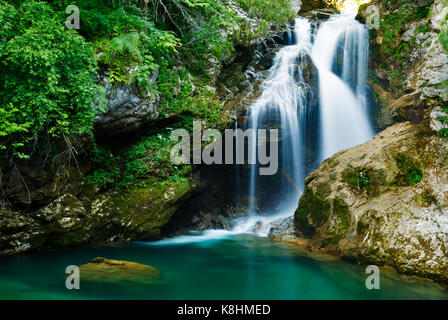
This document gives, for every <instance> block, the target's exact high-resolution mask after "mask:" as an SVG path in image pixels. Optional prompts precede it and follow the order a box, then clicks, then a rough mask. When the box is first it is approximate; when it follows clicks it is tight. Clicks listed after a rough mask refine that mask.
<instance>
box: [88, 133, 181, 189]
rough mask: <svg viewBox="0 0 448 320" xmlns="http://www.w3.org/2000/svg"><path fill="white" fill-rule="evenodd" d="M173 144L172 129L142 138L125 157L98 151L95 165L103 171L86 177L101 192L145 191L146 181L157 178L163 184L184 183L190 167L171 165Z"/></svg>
mask: <svg viewBox="0 0 448 320" xmlns="http://www.w3.org/2000/svg"><path fill="white" fill-rule="evenodd" d="M172 145H173V142H171V141H170V138H169V128H166V129H165V130H163V131H162V132H153V133H152V135H149V136H147V137H144V138H142V139H141V140H140V141H139V142H138V143H137V144H135V145H133V146H131V147H130V149H129V150H128V151H127V152H126V153H125V154H124V155H123V157H119V156H113V155H112V154H111V153H110V152H109V151H106V150H104V149H96V150H95V152H94V155H93V159H94V162H95V163H96V164H97V167H99V169H97V170H95V171H94V172H93V173H92V174H90V175H88V176H87V177H86V181H87V182H88V183H90V184H93V185H96V186H97V187H99V188H103V189H104V188H108V187H120V188H123V189H127V188H130V187H133V186H140V187H145V179H146V178H148V177H149V176H156V177H158V178H159V181H173V182H174V181H179V180H181V179H184V170H185V169H186V168H187V167H188V166H175V165H173V164H172V163H171V161H170V152H171V147H172Z"/></svg>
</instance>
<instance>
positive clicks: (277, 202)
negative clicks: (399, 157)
mask: <svg viewBox="0 0 448 320" xmlns="http://www.w3.org/2000/svg"><path fill="white" fill-rule="evenodd" d="M316 24H318V25H317V28H316ZM287 41H288V44H287V45H286V46H285V47H283V48H282V49H281V50H280V51H279V52H278V53H277V55H276V57H275V59H274V62H273V66H272V67H271V69H270V70H269V72H268V76H267V78H266V80H265V81H264V83H263V85H262V87H261V91H262V93H261V95H260V97H259V98H258V99H257V100H256V101H255V103H254V104H253V105H252V107H251V109H250V113H249V120H248V121H246V125H245V128H252V129H255V130H257V129H259V128H272V127H276V128H278V129H279V132H280V139H279V172H278V174H277V175H276V177H275V178H272V177H271V178H266V177H261V176H259V175H258V170H257V165H252V166H251V167H250V168H249V169H246V170H250V172H249V173H248V176H249V179H248V186H238V188H239V189H240V190H242V189H244V188H247V189H248V195H249V197H248V198H249V201H248V204H249V216H248V217H244V218H239V219H236V220H235V221H234V224H233V225H234V227H233V230H232V232H237V233H238V232H239V233H244V232H254V233H257V234H260V235H263V236H265V235H267V234H268V232H269V229H270V227H271V224H272V222H274V221H276V220H278V219H281V218H286V217H290V216H292V215H293V214H294V211H295V209H296V208H297V205H298V200H299V198H300V195H301V194H302V192H303V190H304V180H305V177H306V175H307V174H308V173H309V172H310V171H311V170H312V169H314V168H315V167H316V166H317V165H318V164H319V163H321V162H322V161H323V160H324V159H326V158H328V157H331V156H332V155H334V154H335V153H337V152H339V151H341V150H343V149H346V148H350V147H353V146H355V145H358V144H362V143H364V142H366V141H368V140H370V139H372V138H373V136H374V131H373V128H372V125H371V123H370V121H369V118H368V107H369V106H368V103H367V99H366V88H367V70H368V54H369V38H368V30H367V28H366V27H365V26H364V25H362V24H360V23H359V22H358V21H356V20H355V15H344V14H341V15H334V16H333V17H331V18H330V19H329V20H327V21H323V22H320V23H318V22H314V21H310V20H308V19H305V18H298V19H296V20H295V25H294V27H293V28H291V30H290V31H288V32H287ZM257 147H258V146H257V145H256V144H255V143H254V144H253V145H252V148H253V150H252V154H253V155H255V154H256V152H255V151H256V148H257ZM273 186H274V187H273ZM267 187H270V188H271V189H270V191H269V192H270V193H272V192H274V193H275V199H274V201H270V203H268V204H260V203H259V202H260V199H264V198H266V196H265V194H266V192H264V193H263V190H264V189H265V188H267ZM271 199H272V198H271Z"/></svg>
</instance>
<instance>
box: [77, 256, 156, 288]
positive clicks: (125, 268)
mask: <svg viewBox="0 0 448 320" xmlns="http://www.w3.org/2000/svg"><path fill="white" fill-rule="evenodd" d="M79 271H80V279H81V282H82V281H88V282H100V283H120V282H135V283H139V284H152V283H154V282H156V281H157V280H158V279H159V278H160V271H159V270H157V269H156V268H154V267H152V266H149V265H145V264H141V263H137V262H131V261H122V260H111V259H106V258H103V257H98V258H94V259H92V261H91V262H90V263H87V264H84V265H81V266H80V267H79Z"/></svg>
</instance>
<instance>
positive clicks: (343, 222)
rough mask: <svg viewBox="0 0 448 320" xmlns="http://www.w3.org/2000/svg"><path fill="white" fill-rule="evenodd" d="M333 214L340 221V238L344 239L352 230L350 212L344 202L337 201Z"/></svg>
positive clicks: (335, 201)
mask: <svg viewBox="0 0 448 320" xmlns="http://www.w3.org/2000/svg"><path fill="white" fill-rule="evenodd" d="M333 212H334V216H335V217H336V218H337V219H338V236H340V238H343V237H345V236H346V235H347V233H348V231H349V229H350V224H351V215H350V210H349V208H348V206H347V204H346V203H345V202H344V201H343V200H340V199H335V200H334V204H333Z"/></svg>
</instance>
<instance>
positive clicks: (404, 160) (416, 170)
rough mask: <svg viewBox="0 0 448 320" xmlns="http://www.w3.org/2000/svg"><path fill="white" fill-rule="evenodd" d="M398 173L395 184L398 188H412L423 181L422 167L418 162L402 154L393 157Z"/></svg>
mask: <svg viewBox="0 0 448 320" xmlns="http://www.w3.org/2000/svg"><path fill="white" fill-rule="evenodd" d="M395 161H396V163H397V166H398V169H399V173H398V175H397V177H396V178H395V183H396V184H397V185H400V186H412V185H415V184H417V183H419V182H420V181H422V180H423V168H422V167H423V166H422V164H421V163H420V162H419V161H416V160H414V159H411V158H410V157H408V156H406V155H404V154H398V155H397V156H396V157H395Z"/></svg>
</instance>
